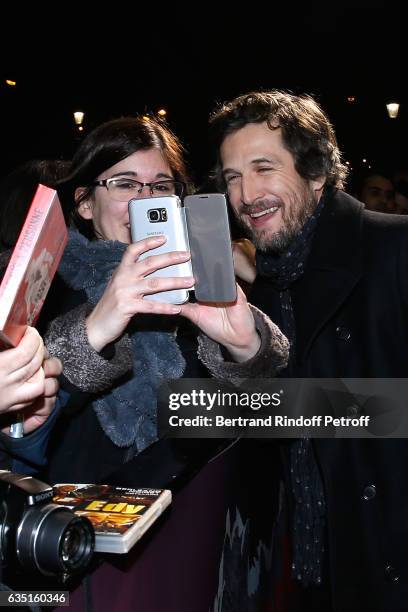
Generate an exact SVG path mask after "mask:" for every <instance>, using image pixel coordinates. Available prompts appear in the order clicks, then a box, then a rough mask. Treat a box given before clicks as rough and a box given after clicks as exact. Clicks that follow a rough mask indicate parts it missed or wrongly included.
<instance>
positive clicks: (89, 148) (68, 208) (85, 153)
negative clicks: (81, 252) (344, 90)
mask: <svg viewBox="0 0 408 612" xmlns="http://www.w3.org/2000/svg"><path fill="white" fill-rule="evenodd" d="M148 149H159V150H160V151H161V153H162V154H163V157H164V159H165V160H166V162H167V163H168V165H169V166H170V169H171V171H172V172H173V175H174V178H175V179H176V180H179V181H183V182H187V180H188V178H187V171H186V167H185V164H184V160H183V147H182V145H181V143H180V142H179V140H178V139H177V138H176V136H174V134H173V133H172V132H171V131H170V130H169V129H168V128H167V127H165V126H164V125H162V124H161V123H159V122H157V121H155V120H154V119H148V120H147V119H144V118H142V117H122V118H120V119H113V120H111V121H107V122H106V123H103V124H102V125H100V126H98V127H97V128H96V129H95V130H93V131H92V132H90V133H89V134H88V136H87V137H86V138H85V139H84V140H83V142H82V144H81V145H80V147H79V149H78V150H77V152H76V153H75V155H74V157H73V159H72V165H71V172H70V174H69V176H68V177H67V179H66V180H65V181H62V182H61V183H60V184H59V186H58V192H59V194H60V197H61V201H62V204H63V208H64V212H65V214H66V217H67V218H68V221H69V222H70V223H71V224H73V225H75V226H76V228H77V229H78V230H79V231H80V232H81V233H82V234H84V235H85V236H86V237H87V238H89V239H91V240H93V239H95V237H96V236H95V232H94V228H93V224H92V221H91V220H86V219H83V218H82V217H81V216H80V215H79V213H78V212H77V211H78V207H79V206H80V204H81V202H83V201H84V200H87V199H89V198H90V197H92V194H93V192H94V189H95V187H94V186H93V182H94V181H95V180H96V179H97V177H98V176H99V175H100V174H101V173H102V172H104V171H105V170H107V169H108V168H111V167H112V166H114V165H115V164H117V163H118V162H119V161H121V160H122V159H125V158H126V157H129V155H132V154H133V153H136V152H137V151H146V150H148ZM78 187H84V188H85V189H84V191H83V192H82V194H81V196H80V198H77V200H76V201H75V190H76V189H77V188H78Z"/></svg>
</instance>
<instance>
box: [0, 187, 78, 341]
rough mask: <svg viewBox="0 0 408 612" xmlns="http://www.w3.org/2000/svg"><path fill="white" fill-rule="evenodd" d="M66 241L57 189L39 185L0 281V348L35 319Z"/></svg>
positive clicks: (66, 234)
mask: <svg viewBox="0 0 408 612" xmlns="http://www.w3.org/2000/svg"><path fill="white" fill-rule="evenodd" d="M67 240H68V232H67V228H66V224H65V220H64V215H63V213H62V208H61V204H60V202H59V199H58V195H57V192H56V191H55V190H54V189H50V188H49V187H45V186H44V185H39V186H38V189H37V191H36V193H35V195H34V198H33V201H32V203H31V206H30V209H29V211H28V213H27V217H26V220H25V222H24V225H23V228H22V230H21V232H20V235H19V237H18V240H17V243H16V246H15V247H14V250H13V253H12V255H11V259H10V261H9V264H8V266H7V269H6V272H5V274H4V276H3V280H2V282H1V284H0V349H5V348H10V347H13V346H17V344H18V343H19V341H20V340H21V338H22V336H23V335H24V332H25V330H26V328H27V325H34V324H35V322H36V321H37V319H38V316H39V314H40V311H41V308H42V305H43V304H44V300H45V297H46V295H47V292H48V289H49V287H50V285H51V281H52V279H53V277H54V274H55V272H56V270H57V268H58V265H59V262H60V260H61V257H62V254H63V252H64V248H65V245H66V244H67Z"/></svg>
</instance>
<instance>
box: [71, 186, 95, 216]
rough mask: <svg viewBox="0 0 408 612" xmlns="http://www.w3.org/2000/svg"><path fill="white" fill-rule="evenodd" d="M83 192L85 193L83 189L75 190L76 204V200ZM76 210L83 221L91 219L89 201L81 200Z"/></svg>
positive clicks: (76, 200)
mask: <svg viewBox="0 0 408 612" xmlns="http://www.w3.org/2000/svg"><path fill="white" fill-rule="evenodd" d="M84 191H85V187H78V188H77V189H75V202H78V200H79V199H80V198H81V196H82V195H83V193H84ZM77 210H78V214H79V215H80V216H81V217H82V218H83V219H92V218H93V213H92V205H91V202H90V200H83V201H82V202H81V203H80V205H79V206H78V209H77Z"/></svg>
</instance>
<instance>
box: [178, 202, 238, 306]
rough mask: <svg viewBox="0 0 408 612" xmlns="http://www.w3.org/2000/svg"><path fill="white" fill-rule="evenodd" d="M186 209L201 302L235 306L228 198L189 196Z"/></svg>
mask: <svg viewBox="0 0 408 612" xmlns="http://www.w3.org/2000/svg"><path fill="white" fill-rule="evenodd" d="M184 207H185V209H186V219H187V228H188V236H189V242H190V251H191V261H192V266H193V275H194V279H195V296H196V298H197V300H198V301H200V302H234V301H235V300H236V298H237V287H236V282H235V273H234V261H233V258H232V247H231V234H230V228H229V220H228V210H227V202H226V198H225V196H224V195H223V194H220V193H209V194H204V193H202V194H196V195H192V196H187V197H186V198H185V200H184Z"/></svg>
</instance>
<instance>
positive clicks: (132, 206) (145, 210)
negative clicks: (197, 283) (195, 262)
mask: <svg viewBox="0 0 408 612" xmlns="http://www.w3.org/2000/svg"><path fill="white" fill-rule="evenodd" d="M129 221H130V233H131V236H132V242H138V241H139V240H142V239H143V238H149V237H152V236H160V235H165V236H166V238H167V240H166V242H165V243H164V244H163V245H162V246H160V247H158V248H156V249H153V250H152V251H148V252H147V253H143V254H142V255H141V256H140V259H145V258H146V257H149V256H150V255H160V254H162V253H168V252H169V251H189V250H190V249H189V242H188V235H187V226H186V218H185V211H184V208H183V207H182V205H181V201H180V198H178V197H177V196H175V195H172V196H163V197H157V198H135V199H133V200H130V201H129ZM192 274H193V272H192V267H191V261H187V262H184V263H180V264H175V265H172V266H168V267H167V268H161V269H160V270H156V271H155V272H152V273H151V274H150V275H149V276H156V277H160V278H163V277H166V278H168V277H171V276H175V277H180V276H192ZM188 298H189V290H188V289H173V290H171V291H161V292H160V293H152V294H149V295H146V296H145V299H146V300H155V301H157V302H165V303H168V304H184V302H187V300H188Z"/></svg>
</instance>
